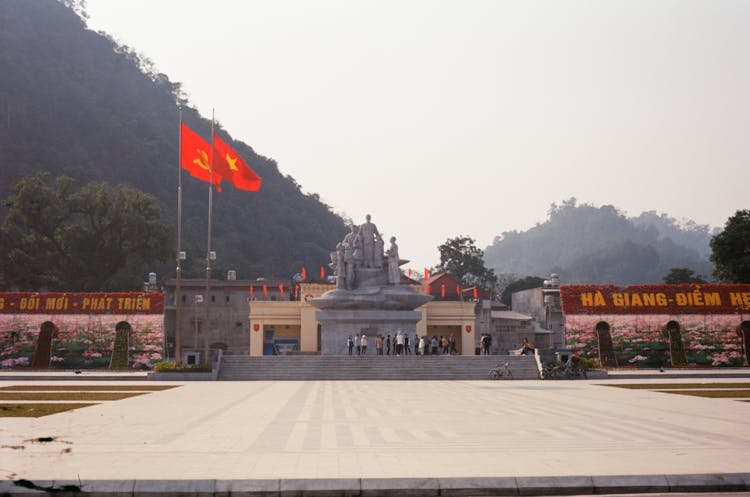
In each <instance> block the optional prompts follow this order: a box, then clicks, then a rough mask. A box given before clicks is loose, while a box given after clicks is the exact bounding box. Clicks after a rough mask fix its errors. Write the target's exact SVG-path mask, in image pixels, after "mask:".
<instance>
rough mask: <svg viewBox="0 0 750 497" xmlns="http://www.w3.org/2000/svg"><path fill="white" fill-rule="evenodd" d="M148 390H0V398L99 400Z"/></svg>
mask: <svg viewBox="0 0 750 497" xmlns="http://www.w3.org/2000/svg"><path fill="white" fill-rule="evenodd" d="M146 393H148V392H0V400H10V401H14V400H16V401H17V400H65V401H71V402H76V401H79V402H80V401H83V402H85V401H101V400H122V399H127V398H128V397H135V396H137V395H145V394H146Z"/></svg>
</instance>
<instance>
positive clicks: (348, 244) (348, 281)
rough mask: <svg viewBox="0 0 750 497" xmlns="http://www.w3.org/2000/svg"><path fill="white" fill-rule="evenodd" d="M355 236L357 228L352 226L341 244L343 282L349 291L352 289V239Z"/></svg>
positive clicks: (353, 262)
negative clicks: (342, 250)
mask: <svg viewBox="0 0 750 497" xmlns="http://www.w3.org/2000/svg"><path fill="white" fill-rule="evenodd" d="M356 236H357V226H356V225H354V224H352V226H351V231H349V233H347V234H346V236H345V237H344V241H343V242H342V245H343V249H344V282H345V287H346V288H347V289H349V290H351V289H352V288H354V264H355V260H354V239H355V237H356Z"/></svg>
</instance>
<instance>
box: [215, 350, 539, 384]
mask: <svg viewBox="0 0 750 497" xmlns="http://www.w3.org/2000/svg"><path fill="white" fill-rule="evenodd" d="M506 362H507V363H509V368H510V370H511V373H512V374H513V378H512V379H514V380H529V379H537V378H538V377H539V375H538V370H537V365H536V360H535V359H534V357H533V356H500V355H496V356H449V355H436V356H432V355H430V356H414V355H407V356H398V357H397V356H377V355H367V356H356V355H355V356H317V355H316V356H304V355H294V356H262V357H250V356H232V355H225V356H224V357H222V359H221V366H220V367H219V372H218V377H217V379H218V380H221V381H248V380H486V379H488V378H489V376H488V372H489V370H490V369H491V368H493V367H495V366H497V365H498V364H500V365H501V366H502V365H504V364H505V363H506ZM503 379H505V377H503Z"/></svg>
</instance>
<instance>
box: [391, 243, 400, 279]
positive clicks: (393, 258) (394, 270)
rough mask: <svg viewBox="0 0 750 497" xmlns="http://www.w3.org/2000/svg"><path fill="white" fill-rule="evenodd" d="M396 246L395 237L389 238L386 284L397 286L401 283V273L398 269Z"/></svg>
mask: <svg viewBox="0 0 750 497" xmlns="http://www.w3.org/2000/svg"><path fill="white" fill-rule="evenodd" d="M398 266H399V258H398V245H396V237H395V236H392V237H391V246H390V248H389V249H388V283H390V284H392V285H398V284H399V283H400V282H401V271H400V270H399V269H398Z"/></svg>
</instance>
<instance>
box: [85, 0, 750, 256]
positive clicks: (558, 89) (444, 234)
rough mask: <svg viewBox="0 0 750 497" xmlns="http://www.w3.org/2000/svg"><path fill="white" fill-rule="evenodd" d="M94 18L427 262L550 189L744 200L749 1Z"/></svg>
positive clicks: (582, 195) (99, 7)
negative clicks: (455, 241) (446, 244)
mask: <svg viewBox="0 0 750 497" xmlns="http://www.w3.org/2000/svg"><path fill="white" fill-rule="evenodd" d="M88 12H89V14H90V19H89V22H88V23H89V26H90V27H91V28H92V29H95V30H102V31H105V32H107V33H109V34H110V35H112V36H113V37H114V38H115V39H117V40H118V41H119V42H121V43H123V44H126V45H129V46H131V47H133V48H135V49H136V50H137V51H138V52H140V53H142V54H144V55H145V56H147V57H148V58H150V59H151V60H153V61H154V63H155V65H156V67H157V69H158V70H159V71H161V72H164V73H166V74H167V75H168V76H169V77H170V79H171V80H172V81H179V82H181V83H183V88H184V89H185V91H186V92H187V94H188V97H189V99H190V101H191V103H192V104H193V105H194V106H196V107H197V108H198V110H199V111H200V112H201V113H202V114H203V115H204V116H207V117H209V118H210V116H211V109H212V108H214V109H215V112H216V117H217V120H218V121H220V122H221V123H222V125H223V126H224V127H225V128H226V130H227V131H228V132H229V133H230V134H231V135H232V136H233V137H235V138H237V139H240V140H242V141H244V142H246V143H247V144H248V145H250V146H252V147H253V148H254V149H255V150H256V152H258V153H259V154H261V155H265V156H267V157H271V158H273V159H275V160H276V161H277V162H278V164H279V168H280V170H281V172H282V173H283V174H285V175H286V174H289V175H291V176H293V177H294V178H295V179H296V180H297V182H299V183H300V184H301V185H302V189H303V190H304V191H305V192H316V193H318V194H320V196H321V198H322V199H323V200H324V201H325V202H326V203H328V204H329V205H331V206H332V207H333V209H334V210H335V211H336V212H339V213H344V214H346V215H348V216H350V217H351V218H353V219H354V221H355V222H357V223H360V222H362V221H364V216H365V214H366V213H371V214H372V216H373V222H375V223H376V224H377V225H378V227H379V228H380V231H381V232H382V233H384V235H386V236H387V237H390V236H391V235H395V236H396V237H397V238H398V243H399V247H400V252H401V256H402V257H403V258H407V259H411V260H412V263H411V264H410V266H411V267H414V268H415V269H421V268H422V267H425V266H432V265H434V264H437V262H438V261H439V255H438V251H437V246H438V245H439V244H441V243H443V242H444V241H445V240H446V239H447V238H450V237H454V236H457V235H461V234H466V235H469V236H472V237H473V238H475V239H476V240H477V244H478V246H479V247H480V248H485V247H486V246H487V245H488V244H490V243H491V242H492V240H493V238H494V237H495V236H496V235H499V234H501V233H502V232H503V231H508V230H514V229H515V230H525V229H528V228H530V227H531V226H533V225H534V224H536V223H538V222H543V221H544V220H545V219H546V213H547V210H548V208H549V205H550V204H551V203H552V202H557V203H560V201H561V200H564V199H566V198H569V197H571V196H574V197H576V198H578V200H579V202H589V203H593V204H595V205H602V204H612V205H615V206H616V207H618V208H620V209H622V210H623V211H625V212H626V213H627V214H629V215H637V214H639V213H640V212H642V211H644V210H656V211H658V212H666V213H668V214H669V215H671V216H673V217H677V218H691V219H693V220H695V221H696V222H698V223H703V224H710V225H712V226H722V225H723V224H724V222H725V221H726V219H727V218H728V217H729V216H730V215H732V214H733V213H734V211H736V210H737V209H741V208H748V207H750V201H749V200H748V199H749V198H750V195H749V192H750V29H749V28H748V26H750V1H721V0H710V1H709V0H700V1H689V0H681V1H658V0H648V1H636V0H625V1H604V0H591V1H560V0H551V1H517V2H508V1H500V0H490V1H479V0H473V1H438V0H429V1H427V0H425V1H409V0H398V1H389V0H377V1H352V0H326V1H320V0H315V1H305V0H299V1H285V0H281V1H270V0H265V1H239V0H212V1H210V2H209V1H205V0H202V1H197V0H170V1H167V0H159V1H153V0H88Z"/></svg>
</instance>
